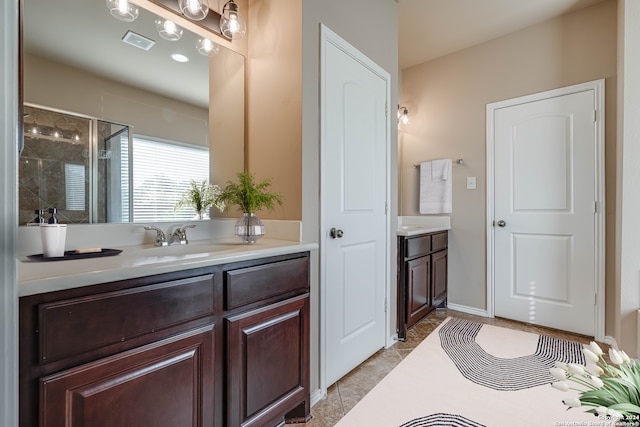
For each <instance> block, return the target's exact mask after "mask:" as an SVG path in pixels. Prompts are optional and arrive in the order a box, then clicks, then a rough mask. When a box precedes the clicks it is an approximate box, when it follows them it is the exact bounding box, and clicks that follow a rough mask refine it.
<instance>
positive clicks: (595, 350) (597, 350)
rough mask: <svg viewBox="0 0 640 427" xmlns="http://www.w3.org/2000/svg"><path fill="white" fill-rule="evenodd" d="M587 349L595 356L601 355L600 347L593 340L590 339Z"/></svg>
mask: <svg viewBox="0 0 640 427" xmlns="http://www.w3.org/2000/svg"><path fill="white" fill-rule="evenodd" d="M589 349H590V350H591V351H592V352H593V353H594V354H595V355H596V356H602V354H603V352H602V349H601V348H600V346H599V345H598V343H596V342H595V341H591V344H589Z"/></svg>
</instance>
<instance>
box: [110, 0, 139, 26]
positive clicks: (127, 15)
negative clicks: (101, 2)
mask: <svg viewBox="0 0 640 427" xmlns="http://www.w3.org/2000/svg"><path fill="white" fill-rule="evenodd" d="M105 2H106V4H107V8H108V9H109V12H111V15H112V16H113V17H114V18H116V19H118V20H120V21H124V22H133V21H135V20H136V19H138V14H139V13H140V11H139V9H138V6H136V5H134V4H131V3H129V1H128V0H105Z"/></svg>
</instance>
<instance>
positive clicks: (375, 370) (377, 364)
mask: <svg viewBox="0 0 640 427" xmlns="http://www.w3.org/2000/svg"><path fill="white" fill-rule="evenodd" d="M447 317H458V318H462V319H467V320H473V321H476V322H480V323H486V324H490V325H496V326H502V327H505V328H512V329H517V330H520V331H526V332H532V333H536V334H545V335H551V336H554V337H558V338H564V339H567V340H572V341H577V342H581V343H584V344H588V343H589V342H590V341H591V340H592V339H593V338H589V337H585V336H581V335H574V334H570V333H567V332H563V331H557V330H554V329H548V328H543V327H540V326H535V325H529V324H524V323H520V322H516V321H512V320H507V319H495V318H494V319H491V318H487V317H480V316H474V315H470V314H465V313H461V312H457V311H453V310H449V309H444V310H436V311H434V312H432V313H430V314H429V315H428V316H427V317H425V318H424V319H422V320H421V321H420V322H419V323H418V324H417V325H415V326H414V327H413V328H411V329H410V330H409V331H408V332H407V340H406V341H405V342H397V343H396V344H394V345H393V346H392V347H390V348H388V349H382V350H380V351H378V352H377V353H376V354H374V355H373V356H371V357H370V358H369V359H367V360H366V361H365V362H363V363H362V364H361V365H360V366H358V367H357V368H355V369H354V370H353V371H351V372H350V373H348V374H347V375H346V376H345V377H343V378H342V379H340V380H339V381H338V382H337V383H336V384H334V385H332V386H331V387H329V390H328V391H327V396H326V397H325V398H323V399H322V400H321V401H320V402H318V403H316V405H315V406H314V407H313V408H311V414H312V415H313V418H312V419H311V421H309V422H308V423H306V424H292V425H293V426H298V427H332V426H334V425H335V424H336V423H337V422H338V421H339V420H340V419H341V418H342V417H343V416H344V415H345V414H346V413H347V412H349V410H350V409H351V408H353V407H354V406H355V405H356V404H357V403H358V402H359V401H360V399H362V398H363V397H364V396H365V395H366V394H367V393H368V392H369V391H370V390H371V389H372V388H373V387H374V386H375V385H376V384H377V383H378V382H379V381H380V380H381V379H382V378H383V377H384V376H385V375H386V374H388V373H389V372H390V371H391V370H392V369H393V368H394V367H395V366H396V365H397V364H398V363H400V362H401V361H402V359H403V358H404V357H405V356H406V355H407V354H409V353H410V352H411V351H412V350H413V349H414V348H415V347H416V346H417V345H418V344H420V342H422V340H423V339H424V338H425V337H426V336H427V335H429V334H430V333H431V332H432V331H433V330H434V329H435V328H436V327H437V326H438V325H440V323H442V322H443V321H444V320H445V319H446V318H447Z"/></svg>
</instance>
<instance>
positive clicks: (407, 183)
mask: <svg viewBox="0 0 640 427" xmlns="http://www.w3.org/2000/svg"><path fill="white" fill-rule="evenodd" d="M600 78H605V79H606V80H605V92H606V100H605V109H606V117H605V126H606V143H605V145H606V147H605V157H606V177H605V180H606V192H607V196H606V205H607V212H606V213H607V225H606V233H607V240H606V250H607V260H606V262H607V272H606V283H607V318H606V321H607V325H611V321H612V313H613V310H611V308H612V303H613V300H614V298H613V289H614V287H613V283H614V269H613V266H614V259H615V244H614V235H615V214H616V192H615V177H616V172H615V170H616V156H615V153H616V127H615V123H616V1H615V0H609V1H607V2H605V3H600V4H598V5H595V6H592V7H589V8H586V9H583V10H580V11H577V12H574V13H571V14H568V15H565V16H562V17H560V18H557V19H553V20H551V21H547V22H545V23H542V24H539V25H536V26H533V27H530V28H528V29H525V30H522V31H519V32H516V33H513V34H511V35H508V36H505V37H501V38H499V39H495V40H493V41H489V42H487V43H483V44H481V45H478V46H475V47H472V48H469V49H466V50H463V51H460V52H458V53H454V54H451V55H448V56H445V57H442V58H439V59H435V60H432V61H430V62H427V63H424V64H420V65H417V66H414V67H411V68H408V69H405V70H403V71H402V93H401V96H400V104H401V105H404V106H406V107H407V108H408V109H409V111H410V115H411V121H410V123H409V124H407V125H401V126H400V132H399V151H400V172H399V174H400V188H401V208H400V214H401V215H418V171H417V169H416V168H414V167H413V164H414V163H416V162H419V161H421V160H429V159H434V158H442V157H445V158H452V159H455V158H463V159H464V166H454V170H453V214H452V215H451V224H452V231H451V234H450V238H449V265H450V266H451V268H450V269H449V301H450V302H451V303H455V304H460V305H463V306H467V307H471V308H476V309H480V310H485V309H486V267H485V259H486V235H485V234H486V233H485V226H486V218H485V217H486V191H485V185H486V179H485V178H486V167H485V166H486V154H485V149H486V145H485V133H486V130H485V107H486V104H488V103H491V102H495V101H500V100H504V99H509V98H514V97H518V96H522V95H526V94H530V93H536V92H541V91H545V90H549V89H554V88H558V87H563V86H568V85H572V84H576V83H581V82H585V81H590V80H596V79H600ZM467 176H475V177H477V187H478V189H477V190H466V177H467ZM607 332H609V329H608V330H607Z"/></svg>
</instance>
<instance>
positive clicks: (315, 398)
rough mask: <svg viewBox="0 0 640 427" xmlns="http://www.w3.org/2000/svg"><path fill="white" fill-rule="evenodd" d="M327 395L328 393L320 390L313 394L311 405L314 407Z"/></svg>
mask: <svg viewBox="0 0 640 427" xmlns="http://www.w3.org/2000/svg"><path fill="white" fill-rule="evenodd" d="M326 395H327V391H326V390H322V389H320V388H319V389H317V390H315V391H314V392H313V393H311V402H309V403H311V406H312V407H313V405H315V404H316V403H318V402H320V401H321V400H322V399H323V398H324V397H325V396H326Z"/></svg>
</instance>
